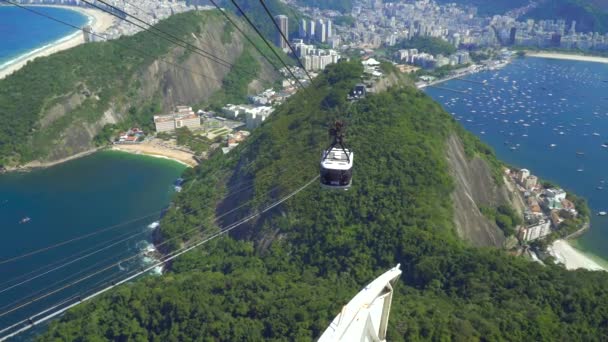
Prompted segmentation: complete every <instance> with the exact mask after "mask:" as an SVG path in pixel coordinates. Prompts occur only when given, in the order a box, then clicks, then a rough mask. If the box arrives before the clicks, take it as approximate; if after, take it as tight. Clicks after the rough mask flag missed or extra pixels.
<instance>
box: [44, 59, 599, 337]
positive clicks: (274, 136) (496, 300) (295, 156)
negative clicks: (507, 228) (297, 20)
mask: <svg viewBox="0 0 608 342" xmlns="http://www.w3.org/2000/svg"><path fill="white" fill-rule="evenodd" d="M362 71H363V70H362V67H361V65H360V63H358V62H357V61H355V62H342V63H338V64H337V65H330V66H328V68H327V69H326V70H325V71H324V73H323V74H322V75H321V76H320V78H319V79H318V80H317V81H316V83H315V86H314V87H310V88H308V89H307V90H306V91H300V92H299V93H298V94H296V95H294V96H293V97H292V98H290V99H289V100H288V101H287V102H286V103H285V104H283V105H282V106H280V107H279V108H277V110H276V111H275V113H274V114H273V116H271V117H270V118H269V120H267V121H266V122H265V123H264V124H263V125H262V126H261V128H259V129H258V130H256V131H254V133H253V134H252V136H251V137H250V138H249V139H248V140H247V141H246V142H245V143H244V144H242V145H240V146H239V147H237V148H236V149H235V150H233V151H232V152H231V153H229V154H227V155H223V154H221V153H220V154H216V155H214V156H213V157H212V158H211V159H210V160H208V161H206V162H205V163H203V164H202V165H200V166H199V167H197V168H195V169H192V170H189V171H187V172H186V174H185V175H184V177H185V178H186V183H185V185H184V189H185V190H184V191H182V192H181V193H179V194H178V195H177V197H176V198H175V199H174V205H173V206H172V207H171V209H170V210H169V212H168V213H167V215H166V216H165V217H164V218H163V220H162V221H161V223H160V230H159V231H158V233H157V235H158V236H157V237H158V241H157V242H161V241H170V242H171V243H170V246H164V247H165V252H169V251H171V250H174V249H175V248H179V247H181V246H185V245H187V244H188V242H189V241H196V240H197V239H199V238H200V237H201V236H202V235H204V234H209V233H210V232H214V231H217V229H218V227H217V223H215V222H214V220H212V218H213V217H214V216H216V217H219V215H224V214H226V215H227V216H223V217H222V218H221V220H220V223H221V224H222V226H225V225H226V224H229V223H231V222H234V221H236V220H238V219H240V218H243V217H245V215H247V214H248V213H250V212H256V211H257V210H258V209H259V208H261V207H263V206H264V205H268V204H270V203H273V201H275V200H276V199H278V198H281V197H282V196H284V195H286V194H289V193H291V192H292V191H294V190H295V189H297V188H298V187H301V186H302V185H304V184H305V183H307V182H308V181H310V180H311V179H314V178H313V177H315V176H316V175H318V172H319V170H318V163H319V156H320V151H321V149H322V148H324V147H325V146H326V145H327V143H328V138H327V126H328V123H329V122H331V121H332V120H333V119H335V118H343V119H345V120H346V121H347V125H348V126H347V142H348V144H349V146H351V147H352V148H353V150H354V151H355V156H354V161H355V167H354V176H353V187H352V189H350V190H349V191H328V190H323V189H321V188H320V187H319V185H318V183H317V182H314V183H313V184H312V185H311V186H309V187H308V188H306V189H305V190H303V191H302V192H300V193H299V194H298V195H296V196H295V197H293V198H291V199H290V200H289V201H287V202H284V203H283V204H281V205H280V206H279V207H277V208H275V209H273V210H271V211H270V212H268V213H266V214H264V215H262V217H260V218H258V219H257V220H255V221H254V222H250V223H249V224H247V225H244V226H241V227H240V228H239V229H237V230H236V231H234V232H233V234H231V236H230V237H226V238H222V239H217V240H214V241H212V242H211V243H209V244H208V245H205V246H203V247H201V248H200V249H196V250H193V251H191V252H189V253H188V254H185V255H184V256H183V257H182V258H180V259H176V261H175V262H174V263H173V264H172V271H171V272H169V273H168V274H166V275H164V276H162V277H148V278H147V279H145V280H143V281H137V282H134V283H132V284H127V285H123V286H120V287H119V288H117V289H114V290H112V291H110V292H109V293H106V294H104V295H102V296H101V297H99V298H97V299H95V300H93V301H91V302H90V303H87V304H83V305H79V306H77V307H76V308H74V309H72V310H70V311H69V312H67V313H66V314H65V315H64V316H63V317H62V318H61V319H60V321H59V322H55V323H52V324H51V326H50V328H49V330H48V332H47V333H46V334H45V335H43V336H42V337H41V338H40V340H41V341H53V340H57V341H80V340H91V341H94V340H121V341H126V340H141V341H190V340H201V341H206V340H210V341H211V340H212V341H243V340H251V341H285V340H290V341H299V340H307V341H308V340H314V339H316V338H318V337H319V335H320V334H321V332H322V331H323V330H324V329H325V328H326V327H327V326H328V324H329V323H330V322H331V319H332V318H333V316H334V315H335V314H337V313H338V312H339V311H340V309H341V307H342V305H343V304H344V303H346V302H347V301H348V300H349V299H350V298H351V297H352V296H353V295H354V294H355V293H357V292H358V291H359V290H360V289H361V287H362V286H364V285H365V284H367V283H368V282H369V280H370V279H373V278H374V277H375V276H377V275H379V274H381V273H382V272H383V271H384V270H386V269H387V268H389V267H393V266H394V265H396V264H397V263H401V268H402V269H403V274H402V276H401V280H400V281H399V283H398V284H397V285H396V288H395V291H396V292H395V295H394V299H393V304H392V307H391V314H390V320H389V328H388V340H390V341H448V340H454V341H501V340H513V341H531V340H534V341H577V340H600V341H602V340H607V339H608V326H607V325H606V324H605V323H606V322H607V321H608V311H606V309H605V308H607V307H608V288H607V287H606V283H607V282H608V274H607V273H605V272H588V271H575V272H571V271H566V270H565V269H563V268H562V267H559V266H555V265H551V264H548V265H544V266H543V265H539V264H538V263H536V262H533V261H528V260H525V259H524V258H522V257H514V256H511V255H508V254H507V253H505V252H504V251H501V250H499V249H493V248H487V247H486V248H476V247H472V246H471V241H470V240H469V239H467V240H466V241H463V240H461V239H460V238H459V236H461V235H460V234H459V233H460V229H470V230H471V231H474V230H475V229H477V228H478V225H477V222H476V221H475V220H473V221H468V220H464V221H462V222H461V223H464V224H461V225H460V227H459V226H458V225H457V224H456V223H455V220H456V219H455V216H457V215H460V214H461V213H460V212H461V211H462V212H475V211H477V212H478V211H479V208H478V205H479V203H477V202H475V200H474V198H475V197H476V196H477V195H475V194H465V193H463V194H462V196H453V194H454V193H455V192H458V187H459V184H460V186H461V187H465V188H474V187H478V188H479V189H480V191H482V192H490V191H491V190H492V189H493V188H494V187H495V186H496V184H495V183H494V182H493V181H492V177H490V176H489V175H488V174H487V173H485V172H482V173H479V168H478V167H477V166H479V165H481V164H477V162H475V160H476V159H477V158H480V159H481V160H483V161H486V162H489V164H494V163H496V160H495V158H494V156H493V154H492V152H491V150H490V149H488V148H487V147H486V146H485V145H484V144H482V143H481V142H480V141H479V140H478V139H476V138H475V137H473V136H471V134H470V133H466V132H465V131H464V129H463V128H462V127H461V126H460V125H459V124H458V123H457V122H456V121H455V120H454V119H453V118H452V117H451V116H450V115H449V114H448V113H446V112H445V111H444V110H443V109H442V107H441V106H440V105H439V104H437V103H436V102H434V101H433V100H432V99H431V98H429V97H428V96H426V95H425V94H423V93H422V92H420V91H418V90H417V89H415V88H413V87H399V86H395V87H393V88H390V89H388V90H387V91H384V92H380V93H376V94H370V95H369V96H367V97H366V98H365V99H362V100H360V101H358V102H356V103H354V104H352V105H349V104H348V103H347V102H346V94H347V93H348V91H349V90H350V89H351V87H352V86H353V85H354V84H356V83H357V82H360V77H361V74H362ZM461 145H462V146H461ZM450 149H456V150H460V151H465V152H457V153H456V154H459V155H461V157H460V158H459V159H458V160H452V158H453V157H454V156H455V154H454V153H451V152H450V151H449V150H450ZM454 163H459V164H460V163H462V164H470V165H469V166H466V165H465V167H464V168H463V169H462V170H461V171H458V170H459V169H458V168H454V169H453V171H454V172H455V174H452V173H451V171H450V170H451V169H452V168H451V167H450V165H451V164H454ZM466 169H468V170H469V171H466ZM490 169H492V168H490ZM462 172H464V173H470V175H469V177H462V176H463V174H462ZM480 176H481V177H480ZM457 179H458V180H457ZM473 184H474V185H475V186H473ZM235 191H240V192H239V195H238V196H230V197H228V198H225V199H222V198H223V197H224V196H225V195H226V194H231V193H234V192H235ZM506 196H507V197H508V196H509V194H508V193H507V194H506ZM454 201H458V202H459V203H454ZM458 205H460V206H458ZM184 211H188V212H189V213H188V214H186V213H184ZM455 211H459V212H458V213H456V212H455ZM194 227H199V228H198V229H195V230H192V228H194ZM168 239H173V240H168ZM473 243H475V241H473ZM482 245H483V244H482ZM485 245H486V246H487V245H488V244H487V243H486V244H485Z"/></svg>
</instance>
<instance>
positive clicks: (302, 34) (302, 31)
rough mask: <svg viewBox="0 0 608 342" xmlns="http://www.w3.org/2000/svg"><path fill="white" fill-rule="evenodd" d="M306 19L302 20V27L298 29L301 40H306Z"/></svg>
mask: <svg viewBox="0 0 608 342" xmlns="http://www.w3.org/2000/svg"><path fill="white" fill-rule="evenodd" d="M306 24H307V22H306V19H300V26H299V27H298V35H299V36H300V38H306V26H307V25H306Z"/></svg>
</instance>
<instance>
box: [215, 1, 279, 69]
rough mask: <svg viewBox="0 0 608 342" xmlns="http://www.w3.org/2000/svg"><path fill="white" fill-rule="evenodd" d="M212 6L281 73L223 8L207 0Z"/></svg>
mask: <svg viewBox="0 0 608 342" xmlns="http://www.w3.org/2000/svg"><path fill="white" fill-rule="evenodd" d="M209 1H210V2H211V3H212V4H213V6H215V8H217V9H218V11H220V13H222V15H223V16H224V17H225V18H226V20H228V22H230V24H232V26H234V28H236V30H237V31H239V33H240V34H241V35H242V36H243V37H245V39H247V41H248V42H249V44H251V46H253V47H254V48H255V49H256V51H257V52H258V53H259V54H260V55H261V56H262V57H264V59H266V61H267V62H268V63H269V64H270V65H272V67H273V68H274V70H276V71H277V72H278V73H279V74H280V73H281V71H280V68H279V67H278V66H277V65H276V64H274V62H273V61H272V60H271V59H270V58H269V57H268V56H266V54H264V53H263V52H262V50H261V49H260V48H259V47H258V46H257V45H256V44H255V43H254V42H253V40H252V39H251V38H249V36H248V35H247V34H246V33H245V32H244V31H243V30H242V29H241V28H240V27H239V26H238V25H237V24H236V22H234V20H232V18H230V16H229V15H228V14H226V12H224V10H223V9H222V8H221V7H220V6H219V5H218V4H217V3H216V2H215V0H209Z"/></svg>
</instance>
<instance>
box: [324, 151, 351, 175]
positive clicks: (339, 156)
mask: <svg viewBox="0 0 608 342" xmlns="http://www.w3.org/2000/svg"><path fill="white" fill-rule="evenodd" d="M345 151H346V153H348V156H347V154H346V153H344V152H345ZM323 154H324V156H325V158H324V159H323V160H322V161H321V167H323V168H324V169H332V170H348V169H350V168H352V167H353V152H351V151H350V150H342V149H341V148H337V147H334V148H332V149H331V150H328V151H324V152H323Z"/></svg>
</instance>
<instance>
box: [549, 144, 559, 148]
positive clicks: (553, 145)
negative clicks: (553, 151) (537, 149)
mask: <svg viewBox="0 0 608 342" xmlns="http://www.w3.org/2000/svg"><path fill="white" fill-rule="evenodd" d="M555 146H557V145H555V144H551V145H549V147H555Z"/></svg>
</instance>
